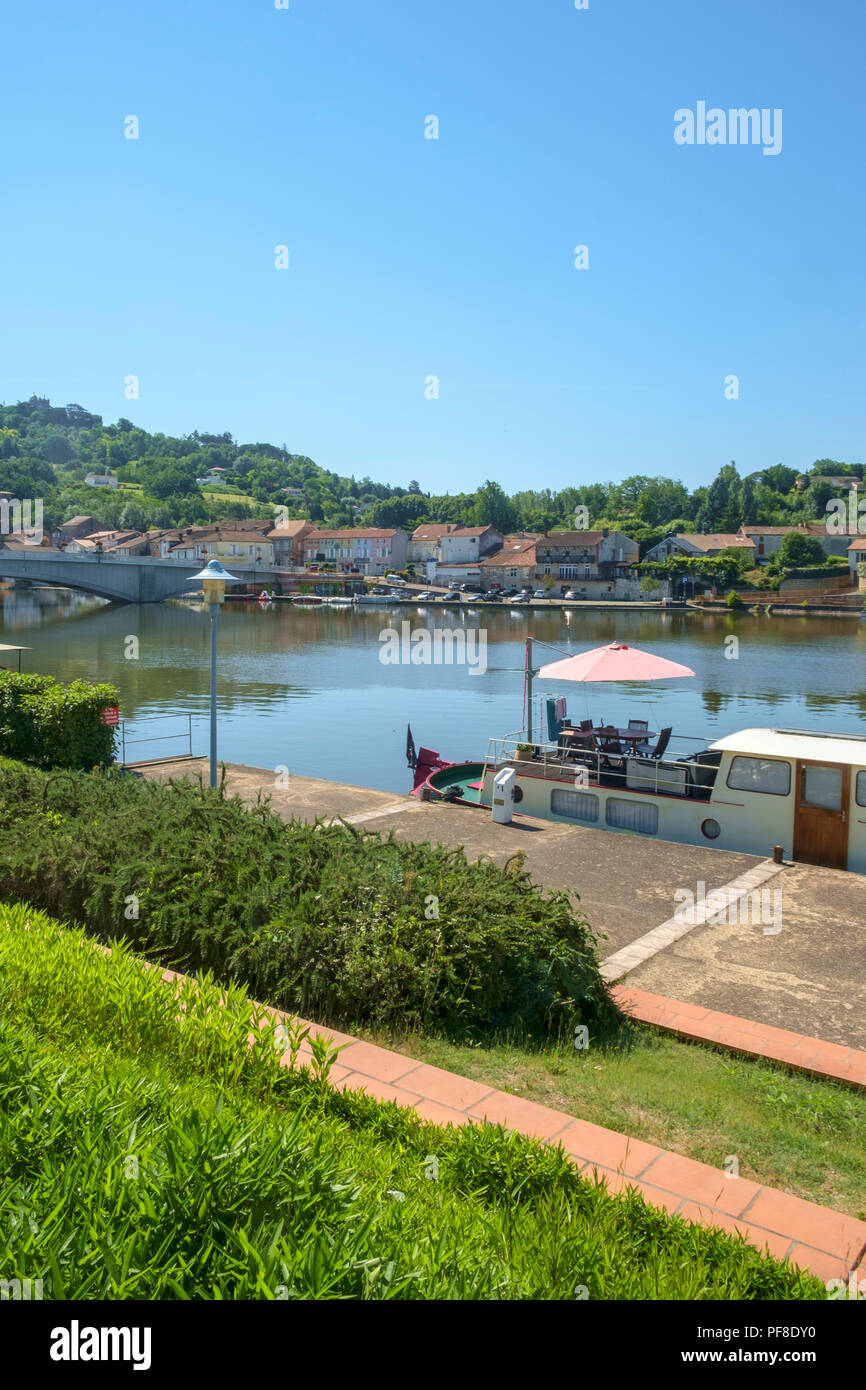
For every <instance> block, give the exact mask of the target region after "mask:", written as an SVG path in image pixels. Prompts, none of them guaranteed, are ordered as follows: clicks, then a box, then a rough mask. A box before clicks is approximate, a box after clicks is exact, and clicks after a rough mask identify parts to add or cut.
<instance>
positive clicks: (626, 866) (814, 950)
mask: <svg viewBox="0 0 866 1390" xmlns="http://www.w3.org/2000/svg"><path fill="white" fill-rule="evenodd" d="M129 767H130V770H131V771H134V772H137V773H139V774H140V775H141V776H144V777H147V778H151V779H153V780H163V781H165V780H168V779H169V778H187V777H189V778H193V779H195V780H198V779H199V778H203V779H205V780H206V778H207V763H206V760H205V759H196V758H194V759H189V758H181V759H171V760H169V759H165V760H160V761H158V762H149V763H137V764H132V765H129ZM407 780H408V778H407ZM275 781H276V777H275V774H274V772H273V771H272V770H269V769H266V768H255V767H246V766H243V765H240V764H235V763H228V764H226V787H227V791H228V793H229V794H230V795H235V796H239V797H240V798H241V799H242V800H243V801H245V802H247V803H250V804H251V803H253V802H254V801H255V799H256V797H257V795H258V794H259V793H264V794H265V795H267V796H269V797H270V801H271V806H272V809H273V810H274V811H275V812H276V813H277V814H278V815H280V816H281V817H282V818H283V820H285V821H291V820H303V821H306V822H308V823H311V822H313V821H315V820H317V819H325V820H328V819H335V818H338V817H339V818H343V819H345V820H348V821H350V822H351V823H352V824H353V825H360V826H363V827H364V829H365V830H370V831H376V832H380V833H383V834H389V833H392V832H393V834H394V835H395V837H396V838H397V839H406V840H415V841H427V840H429V841H432V842H433V843H441V844H446V845H449V846H451V847H457V846H462V847H463V848H464V849H465V851H466V854H467V856H468V857H469V858H470V859H478V858H480V857H481V856H486V857H489V858H490V859H492V860H493V861H494V862H496V863H498V864H504V863H505V862H506V861H507V860H508V859H510V858H512V857H513V855H514V854H515V853H516V852H517V851H522V852H523V854H524V856H525V862H524V867H525V868H526V869H527V871H528V872H529V873H530V874H531V876H532V878H533V880H534V881H535V882H536V883H537V884H538V885H539V886H540V887H542V888H545V889H565V890H568V891H570V892H571V893H573V894H575V895H577V896H578V897H579V899H580V908H581V909H582V911H583V912H584V913H585V914H586V916H587V918H588V920H589V923H590V925H591V927H592V929H593V931H594V932H595V934H596V936H597V937H598V938H599V954H600V955H601V957H602V960H603V962H604V963H605V965H608V967H609V968H607V969H605V974H606V975H607V977H608V978H609V979H611V981H613V980H622V982H623V984H624V985H625V986H627V987H629V988H632V989H637V990H641V991H648V992H650V993H653V994H656V995H661V996H665V997H667V998H673V999H676V1000H680V1001H683V1002H684V1003H686V1004H689V1005H692V1006H697V1007H698V1008H700V1009H705V1010H712V1011H716V1012H719V1013H726V1014H730V1015H734V1016H736V1017H738V1018H747V1019H751V1020H755V1021H756V1022H758V1023H760V1024H762V1025H765V1026H767V1027H773V1028H777V1029H781V1030H787V1031H792V1032H795V1033H797V1034H805V1035H809V1036H812V1037H814V1038H820V1039H823V1040H824V1041H825V1042H827V1043H835V1044H838V1045H839V1046H840V1047H842V1048H845V1049H850V1048H858V1049H863V1048H866V875H862V874H852V873H845V872H841V871H839V870H835V869H824V868H820V867H818V866H815V865H811V864H799V863H797V864H785V865H784V866H783V867H782V868H781V869H777V868H776V866H768V860H767V859H766V858H765V857H764V856H762V855H746V854H732V853H730V852H729V851H727V850H714V849H710V848H704V847H703V846H695V845H680V844H675V843H672V842H670V841H659V840H644V839H639V838H638V837H636V836H631V835H617V834H615V833H613V832H611V831H607V830H592V829H588V828H585V827H582V826H568V825H559V824H557V823H554V822H550V821H541V820H536V819H534V818H532V817H529V816H518V815H515V818H514V820H513V822H512V824H511V825H496V824H494V823H493V821H492V820H491V818H490V814H489V812H487V811H485V810H483V809H480V808H475V807H467V806H455V805H447V804H445V803H443V802H438V803H432V802H422V801H419V800H417V798H415V797H412V796H409V795H405V796H397V795H395V794H394V793H393V792H384V791H377V790H374V789H371V788H368V787H355V786H349V785H347V784H344V783H340V782H329V781H324V780H320V779H318V778H312V777H300V776H296V775H294V774H291V775H290V776H289V779H288V786H285V787H277V786H275ZM766 848H767V850H769V849H770V846H769V845H768V846H767V847H766ZM771 868H772V870H773V872H772V874H771V872H770V869H771ZM701 883H703V884H704V892H705V893H706V894H709V893H710V892H713V891H715V890H717V889H722V888H727V889H728V890H729V893H730V896H731V897H732V898H736V897H738V896H742V895H744V894H745V893H747V892H749V891H753V890H754V888H755V887H756V886H760V885H761V884H762V883H763V884H765V885H766V886H767V887H768V888H769V889H770V890H771V891H772V890H775V889H779V890H781V895H782V896H781V903H782V914H781V931H779V932H776V933H772V934H770V933H766V932H765V931H764V928H763V927H762V925H761V924H759V923H757V924H756V923H754V922H753V921H751V920H746V921H741V920H739V919H740V918H741V917H743V916H745V917H747V918H748V917H749V914H748V913H744V912H742V911H741V912H737V911H731V910H728V911H727V912H722V914H721V916H719V915H718V914H717V915H716V916H715V917H714V916H712V915H707V916H705V917H703V918H702V914H700V913H696V919H697V924H696V925H695V926H694V927H691V928H689V929H688V930H686V931H682V930H678V931H676V932H674V931H672V930H670V926H671V919H672V918H673V917H674V913H675V910H676V907H677V903H678V901H679V900H677V899H676V898H675V896H674V895H675V893H676V892H677V890H682V889H689V890H690V891H691V892H693V893H697V891H698V885H699V884H701ZM730 919H734V920H730ZM678 925H679V924H678ZM603 968H604V967H603Z"/></svg>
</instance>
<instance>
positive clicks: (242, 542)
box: [169, 526, 274, 570]
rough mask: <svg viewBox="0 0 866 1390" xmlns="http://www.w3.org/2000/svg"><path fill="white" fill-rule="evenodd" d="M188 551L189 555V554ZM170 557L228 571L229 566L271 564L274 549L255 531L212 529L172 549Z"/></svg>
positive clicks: (226, 528) (225, 527)
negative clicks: (214, 562)
mask: <svg viewBox="0 0 866 1390" xmlns="http://www.w3.org/2000/svg"><path fill="white" fill-rule="evenodd" d="M190 548H191V549H192V552H193V553H192V555H190V554H189V550H190ZM169 556H170V557H172V558H174V559H194V560H201V561H203V562H206V561H208V560H219V561H221V563H222V564H224V565H225V566H226V568H227V569H229V570H230V569H231V567H232V565H235V566H238V565H265V566H268V567H270V566H272V565H273V563H274V546H273V542H272V541H269V540H268V539H267V538H266V537H265V536H263V535H262V534H261V533H260V532H258V531H251V530H249V529H244V530H235V529H234V527H233V526H231V527H229V526H222V527H219V526H218V527H213V528H211V529H210V530H209V531H206V532H205V534H204V535H199V536H190V537H188V538H187V539H186V540H184V541H181V542H179V545H175V546H172V547H171V548H170V550H169Z"/></svg>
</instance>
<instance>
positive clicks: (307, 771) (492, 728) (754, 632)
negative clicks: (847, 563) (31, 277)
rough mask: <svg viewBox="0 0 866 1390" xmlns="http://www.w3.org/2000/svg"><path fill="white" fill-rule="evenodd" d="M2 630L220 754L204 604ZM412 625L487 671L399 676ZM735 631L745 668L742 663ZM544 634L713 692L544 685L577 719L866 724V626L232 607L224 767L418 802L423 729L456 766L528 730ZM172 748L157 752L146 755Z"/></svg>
mask: <svg viewBox="0 0 866 1390" xmlns="http://www.w3.org/2000/svg"><path fill="white" fill-rule="evenodd" d="M0 615H2V616H0V640H6V641H10V642H22V643H24V642H26V643H28V644H29V645H31V646H32V647H33V648H34V650H33V651H31V652H26V653H24V669H25V670H35V671H44V672H47V673H49V674H52V675H57V676H61V677H63V678H64V679H70V678H72V677H76V676H81V677H85V678H88V679H91V680H110V681H113V682H114V683H115V684H116V685H117V686H118V688H119V690H120V693H121V709H122V714H123V716H124V717H125V718H126V719H128V720H129V719H132V720H135V721H136V723H137V724H138V725H140V726H141V728H142V730H143V729H144V721H145V720H146V719H147V718H148V717H153V716H156V715H165V714H179V713H182V714H186V713H187V712H189V713H191V714H192V715H193V716H194V720H195V736H194V743H195V745H196V751H198V752H204V751H205V750H206V712H207V702H208V694H209V666H208V662H209V648H208V641H209V638H208V620H207V615H206V613H205V612H204V609H203V606H202V605H201V604H193V603H190V602H189V601H186V600H184V601H178V602H171V603H165V604H156V605H150V604H147V605H142V606H138V605H134V604H130V605H117V604H110V603H107V602H105V601H104V600H101V599H94V598H90V597H87V596H85V595H80V594H74V593H71V592H70V591H68V590H60V589H54V590H49V589H33V590H18V591H14V592H12V593H8V592H7V593H4V594H3V595H2V601H0ZM403 622H408V623H409V624H410V625H411V627H412V629H418V628H426V629H427V630H429V631H435V630H437V629H451V630H455V629H458V628H463V629H465V630H467V631H470V630H473V629H480V630H482V631H484V632H485V633H486V637H487V662H488V670H487V672H486V674H485V675H484V676H483V677H481V676H478V677H472V678H470V677H469V675H468V671H467V669H466V668H465V667H459V666H448V665H440V666H426V667H424V666H412V665H406V666H386V665H383V664H382V662H381V661H380V659H379V654H380V651H381V649H382V648H381V643H380V634H381V633H382V631H383V630H384V629H386V628H389V627H390V628H396V629H397V631H398V632H399V631H400V630H401V624H402V623H403ZM4 633H5V634H6V636H5V637H4V636H3V634H4ZM732 633H733V634H735V635H736V636H737V638H738V640H739V649H738V650H739V655H738V658H737V659H736V660H730V659H728V658H726V656H725V650H726V649H725V641H724V639H725V637H726V636H728V635H729V634H732ZM25 634H26V635H25ZM526 635H531V636H532V637H533V638H534V639H536V640H537V641H538V642H544V643H549V644H551V645H552V646H554V647H555V648H556V649H557V650H558V651H560V652H562V653H565V654H568V653H573V652H578V651H583V650H585V649H586V648H588V647H595V646H600V645H601V644H602V643H604V642H609V641H612V640H614V639H617V640H619V641H624V642H628V643H630V644H633V645H636V646H644V647H646V648H647V649H648V650H650V651H655V652H658V653H659V654H660V655H665V656H669V657H671V658H672V659H673V660H676V661H682V662H684V663H685V664H686V665H688V666H691V667H692V669H693V670H694V671H695V672H696V673H697V674H696V679H695V680H683V681H675V682H670V683H668V682H663V683H659V684H657V685H652V684H646V683H635V684H632V685H630V686H628V687H627V688H626V687H620V688H616V687H611V686H606V685H604V686H598V685H576V684H572V685H569V684H565V685H563V686H562V687H557V686H556V685H554V684H552V683H550V682H545V683H542V682H538V685H537V689H538V691H539V692H546V693H549V694H557V695H560V694H561V695H565V696H566V698H567V701H568V709H569V715H570V716H571V717H572V718H585V717H590V718H593V719H594V720H598V719H601V718H606V719H608V720H613V719H614V717H616V719H617V721H619V719H620V718H626V717H628V716H629V715H636V716H641V717H644V718H649V719H650V721H651V727H652V728H660V727H662V726H663V724H673V725H674V727H675V728H676V729H677V731H678V732H681V733H683V734H690V735H693V736H702V735H705V736H707V737H709V738H713V737H718V736H720V735H721V734H723V733H730V732H733V731H735V730H736V729H740V728H749V727H753V726H755V725H761V724H767V723H773V724H777V725H786V726H793V727H802V726H813V727H816V728H821V729H824V730H833V729H836V730H838V731H840V732H841V731H847V732H858V731H859V730H862V728H863V725H862V723H861V721H862V720H863V718H864V717H866V690H864V689H863V672H864V670H866V664H864V657H866V624H864V623H862V622H858V621H857V620H853V619H835V618H832V619H824V618H821V619H818V618H799V617H797V618H793V619H789V618H784V619H782V618H780V619H777V620H775V621H774V620H772V619H767V618H766V617H764V616H760V617H757V616H755V615H752V614H743V615H727V614H725V615H721V616H719V617H710V616H709V615H707V614H700V613H678V612H675V613H670V612H669V613H661V612H658V613H630V612H627V611H616V612H614V611H610V612H605V611H603V610H602V611H594V612H588V611H586V610H582V609H571V610H566V611H565V612H564V613H562V612H558V611H556V612H549V611H548V612H545V611H544V610H541V609H534V610H528V611H527V610H519V611H518V610H514V609H512V610H509V609H492V610H491V609H487V608H484V607H480V608H479V609H478V610H474V611H471V612H468V611H467V610H466V609H465V608H455V609H449V610H447V611H446V610H442V609H435V610H434V609H430V608H427V609H424V610H419V609H418V608H417V607H416V606H414V605H410V604H400V605H396V606H394V607H393V608H387V609H374V608H362V609H357V610H354V609H341V608H327V607H324V608H295V607H293V606H292V605H291V604H287V603H275V604H272V605H269V606H268V607H267V608H263V607H260V606H259V605H258V604H246V603H228V604H226V606H225V608H224V610H223V612H222V615H221V618H220V682H219V707H220V729H221V732H220V747H221V752H222V754H223V755H224V756H225V757H226V758H229V759H232V760H234V761H237V762H245V763H250V764H254V765H257V766H266V767H274V766H276V765H278V764H284V765H286V766H287V767H289V769H290V770H291V771H294V772H296V773H302V774H304V775H306V776H313V777H316V776H318V777H329V778H336V779H339V780H342V781H347V782H356V783H359V784H361V785H365V786H374V787H382V788H385V789H387V790H392V791H403V790H405V788H406V786H407V776H406V767H405V760H404V757H403V748H404V746H405V734H406V723H407V721H409V720H411V722H412V727H413V732H414V734H415V738H416V743H417V742H422V741H423V742H424V743H426V744H428V745H431V746H432V747H438V748H439V749H440V751H441V752H443V753H445V754H446V755H450V756H453V757H456V758H463V757H466V758H470V757H475V756H478V754H479V753H483V752H484V751H485V749H486V747H487V739H488V737H489V736H490V735H502V734H504V733H508V732H512V731H516V730H517V729H518V728H519V727H520V725H521V722H522V700H523V689H522V674H521V673H522V669H523V659H524V648H523V642H524V637H525V636H526ZM129 636H137V637H138V639H139V658H138V660H136V661H130V660H126V659H125V657H124V650H125V647H126V639H127V637H129ZM537 656H538V658H539V664H541V663H542V661H543V660H544V659H545V658H548V659H550V660H554V659H555V654H554V653H549V652H547V651H545V650H544V649H543V648H539V649H538V651H537ZM155 728H156V731H157V732H158V731H159V726H155ZM171 751H173V750H172V747H171V746H168V747H160V746H159V745H157V744H154V745H153V746H152V747H143V748H142V750H141V752H140V754H139V756H142V757H144V756H148V755H153V756H159V755H160V754H163V753H169V752H171Z"/></svg>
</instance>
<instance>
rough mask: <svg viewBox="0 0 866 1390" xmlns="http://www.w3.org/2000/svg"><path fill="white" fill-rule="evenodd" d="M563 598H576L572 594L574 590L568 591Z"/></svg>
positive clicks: (575, 595) (574, 594)
mask: <svg viewBox="0 0 866 1390" xmlns="http://www.w3.org/2000/svg"><path fill="white" fill-rule="evenodd" d="M565 597H566V598H577V594H576V593H575V592H574V589H569V591H568V593H567V594H566V595H565Z"/></svg>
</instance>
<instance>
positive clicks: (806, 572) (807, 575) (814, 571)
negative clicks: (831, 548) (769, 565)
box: [782, 555, 846, 579]
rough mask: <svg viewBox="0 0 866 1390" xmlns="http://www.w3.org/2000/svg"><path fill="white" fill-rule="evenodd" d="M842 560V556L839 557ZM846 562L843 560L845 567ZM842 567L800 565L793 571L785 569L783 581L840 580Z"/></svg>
mask: <svg viewBox="0 0 866 1390" xmlns="http://www.w3.org/2000/svg"><path fill="white" fill-rule="evenodd" d="M838 558H839V559H840V560H841V559H842V557H841V555H840V556H839V557H838ZM845 563H846V562H845V561H844V560H842V564H843V565H844V564H845ZM841 573H842V565H831V564H826V565H800V566H797V567H796V568H793V569H783V570H782V578H783V579H838V577H839V575H840V574H841Z"/></svg>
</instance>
